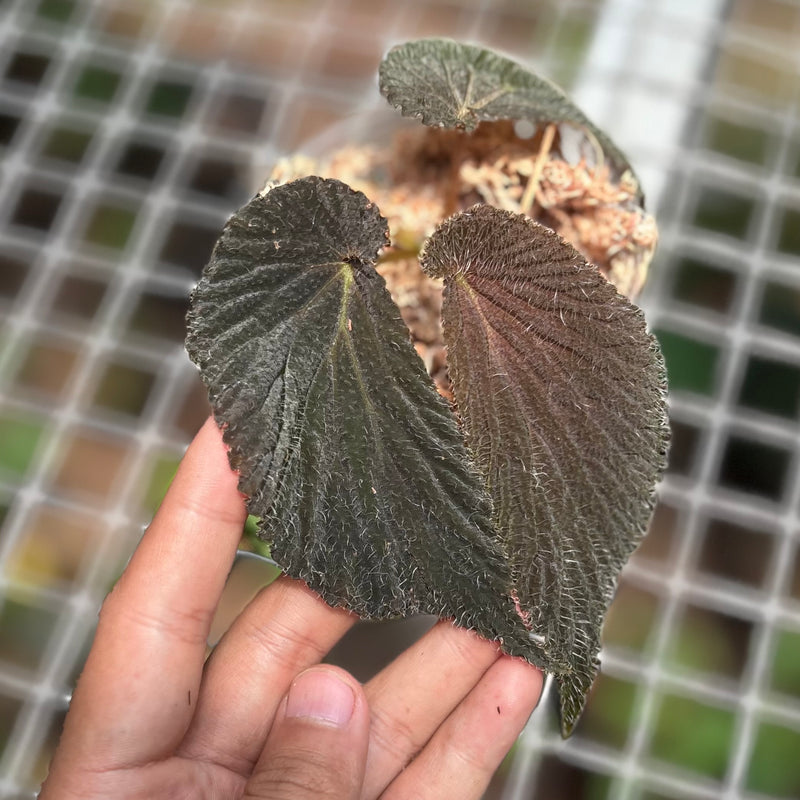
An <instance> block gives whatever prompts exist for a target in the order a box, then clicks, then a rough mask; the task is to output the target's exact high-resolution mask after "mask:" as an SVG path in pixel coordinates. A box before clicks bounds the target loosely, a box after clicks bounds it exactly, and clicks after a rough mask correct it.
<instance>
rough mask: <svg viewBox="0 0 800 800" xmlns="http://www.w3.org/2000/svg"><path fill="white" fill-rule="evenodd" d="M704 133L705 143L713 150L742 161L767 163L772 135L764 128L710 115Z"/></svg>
mask: <svg viewBox="0 0 800 800" xmlns="http://www.w3.org/2000/svg"><path fill="white" fill-rule="evenodd" d="M704 134H705V135H704V144H705V145H706V146H707V147H709V148H710V149H711V150H716V151H717V152H718V153H723V154H724V155H726V156H730V157H731V158H736V159H738V160H740V161H749V162H751V163H753V164H764V163H766V160H767V155H768V153H769V145H770V136H769V134H768V133H767V131H765V130H764V129H763V128H754V127H751V126H749V125H742V124H737V123H735V122H730V121H728V120H725V119H721V118H720V117H714V116H709V117H708V118H707V119H706V126H705V131H704Z"/></svg>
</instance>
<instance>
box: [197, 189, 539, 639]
mask: <svg viewBox="0 0 800 800" xmlns="http://www.w3.org/2000/svg"><path fill="white" fill-rule="evenodd" d="M386 243H387V226H386V221H385V220H384V219H383V218H382V217H381V216H380V213H379V211H378V209H377V208H376V207H375V206H374V204H372V203H370V202H369V201H368V200H367V198H366V197H365V196H364V195H363V194H361V193H357V192H354V191H352V190H351V189H349V188H348V187H347V186H345V185H344V184H342V183H340V182H338V181H333V180H322V179H320V178H304V179H302V180H298V181H294V182H292V183H288V184H285V185H282V186H278V187H276V188H273V189H271V190H270V191H269V192H267V193H266V194H265V195H259V196H257V197H256V198H255V199H253V200H252V201H251V202H250V203H248V204H247V205H246V206H245V207H244V208H242V209H241V210H240V211H239V212H237V213H236V214H235V215H234V216H233V218H232V219H231V220H230V222H229V223H228V224H227V226H226V227H225V230H224V232H223V234H222V237H221V238H220V240H219V241H218V243H217V245H216V247H215V249H214V252H213V254H212V257H211V261H210V263H209V264H208V266H207V267H206V269H205V271H204V274H203V276H202V279H201V280H200V283H199V284H198V286H197V288H196V290H195V292H194V295H193V298H192V307H191V311H190V314H189V335H188V339H187V349H188V351H189V354H190V356H191V358H192V359H193V360H194V362H195V363H196V364H197V365H198V366H199V367H200V370H201V375H202V378H203V380H204V382H205V383H206V385H207V386H208V389H209V395H210V398H211V402H212V405H213V407H214V413H215V416H216V419H217V421H218V423H220V425H222V426H223V427H224V438H225V441H226V442H227V443H228V445H229V446H230V461H231V465H232V466H233V468H234V469H237V470H239V472H240V476H241V477H240V484H239V485H240V488H241V490H242V491H243V492H245V493H246V494H247V495H249V496H250V502H249V508H250V512H251V513H253V514H256V515H258V516H260V517H261V523H260V526H261V528H260V535H261V536H262V537H263V538H265V539H267V540H269V541H271V542H272V550H271V552H272V556H273V557H274V558H275V560H276V561H277V562H278V563H279V564H280V565H281V566H282V567H283V568H284V569H285V570H286V572H288V574H289V575H291V576H292V577H295V578H300V579H302V580H304V581H306V582H307V583H308V585H309V586H311V588H313V589H314V590H316V591H317V592H319V593H320V594H321V595H322V596H323V597H324V598H325V600H327V601H328V602H329V603H331V604H333V605H342V606H345V607H347V608H349V609H351V610H352V611H355V612H357V613H358V614H360V615H362V616H364V617H391V616H397V615H404V614H410V613H413V612H422V613H431V614H437V615H439V616H444V617H454V618H455V619H456V622H457V623H459V624H461V625H464V626H466V627H470V628H473V629H475V630H477V631H478V632H479V633H481V634H482V635H484V636H486V637H488V638H491V639H498V638H505V640H506V645H507V647H509V649H511V650H514V651H517V652H520V653H526V652H527V651H529V650H530V644H529V642H530V640H529V637H528V634H527V631H526V630H525V627H524V625H523V624H522V623H521V621H520V619H519V617H518V615H517V613H516V608H515V605H514V601H513V599H512V598H511V595H510V578H509V573H508V566H507V560H506V558H505V557H504V555H503V552H502V549H501V546H500V545H499V543H498V541H497V538H496V537H495V534H494V531H493V528H492V524H491V501H490V500H489V498H488V495H487V494H486V492H485V490H484V488H483V486H482V479H481V478H480V476H479V475H478V473H477V472H475V471H474V469H473V468H472V467H471V465H470V463H471V462H470V460H469V457H468V455H467V452H466V449H465V447H464V444H463V439H462V435H461V433H460V432H459V430H458V427H457V424H456V421H455V419H454V417H453V415H452V412H451V411H450V408H449V406H448V405H447V403H446V402H445V401H444V400H443V399H442V398H441V397H440V396H439V395H438V394H437V393H436V391H435V389H434V387H433V383H432V381H431V379H430V378H429V377H428V375H427V374H426V372H425V369H424V367H423V364H422V361H421V360H420V359H419V357H418V356H417V354H416V352H415V351H414V349H413V347H412V345H411V342H410V340H409V335H408V331H407V329H406V328H405V326H404V325H403V322H402V320H401V319H400V315H399V312H398V309H397V307H396V306H395V305H394V303H393V302H392V300H391V297H390V296H389V293H388V292H387V291H386V288H385V286H384V281H383V279H382V278H381V277H380V276H379V275H378V274H377V272H376V271H375V269H374V267H373V262H374V260H375V258H376V255H377V252H378V250H379V249H380V248H381V247H383V246H384V245H385V244H386Z"/></svg>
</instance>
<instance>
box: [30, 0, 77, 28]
mask: <svg viewBox="0 0 800 800" xmlns="http://www.w3.org/2000/svg"><path fill="white" fill-rule="evenodd" d="M74 10H75V0H41V2H40V3H39V6H38V8H37V9H36V13H37V15H38V16H40V17H42V18H44V19H47V20H49V21H51V22H59V23H64V22H67V21H68V20H69V18H70V17H71V16H72V12H73V11H74Z"/></svg>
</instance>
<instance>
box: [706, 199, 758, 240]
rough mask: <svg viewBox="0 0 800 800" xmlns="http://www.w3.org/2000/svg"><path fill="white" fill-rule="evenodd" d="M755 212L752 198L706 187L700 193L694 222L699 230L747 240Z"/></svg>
mask: <svg viewBox="0 0 800 800" xmlns="http://www.w3.org/2000/svg"><path fill="white" fill-rule="evenodd" d="M754 211H755V200H754V199H753V198H752V197H745V196H744V195H740V194H734V193H733V192H729V191H726V190H724V189H717V188H716V187H714V188H712V187H705V188H704V189H702V190H701V191H700V196H699V198H698V200H697V206H696V208H695V211H694V216H693V219H692V222H693V223H694V225H696V226H697V227H698V228H705V229H706V230H708V231H714V232H715V233H723V234H725V235H727V236H733V237H736V238H737V239H746V238H747V235H748V230H749V228H750V220H751V218H752V216H753V213H754Z"/></svg>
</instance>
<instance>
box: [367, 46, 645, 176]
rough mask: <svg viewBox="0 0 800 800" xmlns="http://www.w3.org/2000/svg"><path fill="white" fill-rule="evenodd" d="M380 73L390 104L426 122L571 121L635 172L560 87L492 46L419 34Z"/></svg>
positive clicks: (446, 125) (453, 125)
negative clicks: (418, 36)
mask: <svg viewBox="0 0 800 800" xmlns="http://www.w3.org/2000/svg"><path fill="white" fill-rule="evenodd" d="M379 76H380V89H381V93H382V94H383V95H384V96H385V97H386V99H387V100H388V101H389V103H390V104H391V105H393V106H394V107H396V108H399V109H400V111H401V113H402V114H403V116H407V117H418V118H419V119H421V120H422V122H423V123H424V124H425V125H430V126H434V127H444V128H461V129H463V130H465V131H467V132H470V131H472V130H474V129H475V127H476V126H477V125H478V123H480V122H484V121H485V122H494V121H497V120H514V121H516V120H528V121H530V122H532V123H534V124H541V123H548V122H553V123H567V124H569V125H573V126H576V127H578V128H581V129H583V130H585V131H588V132H589V133H590V135H591V136H592V137H594V138H595V139H596V140H597V141H598V143H599V144H600V146H601V148H602V150H603V153H604V154H605V156H606V157H607V158H609V159H610V160H612V161H613V162H614V163H615V164H616V166H617V167H618V168H619V169H620V170H630V171H631V173H633V170H632V168H631V166H630V164H629V163H628V160H627V158H626V157H625V155H624V154H623V153H622V151H621V150H620V149H619V148H618V147H617V146H616V145H615V144H614V142H613V141H612V140H611V139H610V138H609V137H608V136H607V135H606V134H605V133H604V132H603V131H602V130H600V128H598V127H596V126H595V125H594V124H593V123H592V122H591V121H590V120H589V119H588V117H587V116H586V115H585V114H584V113H583V112H582V111H581V110H580V109H579V108H578V107H577V106H576V105H575V104H574V103H573V102H572V100H570V99H569V97H567V95H566V94H564V92H563V91H562V90H561V89H560V88H559V87H558V86H556V85H555V84H554V83H551V82H550V81H548V80H545V79H544V78H541V77H539V76H538V75H534V74H533V73H532V72H529V71H528V70H527V69H525V68H524V67H522V66H520V65H519V64H517V63H516V62H514V61H512V60H511V59H509V58H505V57H504V56H501V55H498V54H497V53H493V52H492V51H491V50H486V49H484V48H482V47H477V46H475V45H468V44H463V43H461V42H455V41H452V40H451V39H419V40H417V41H414V42H408V43H406V44H401V45H398V46H396V47H394V48H392V49H391V50H390V51H389V52H388V53H387V55H386V57H385V58H384V60H383V61H382V62H381V65H380V73H379Z"/></svg>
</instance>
